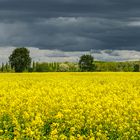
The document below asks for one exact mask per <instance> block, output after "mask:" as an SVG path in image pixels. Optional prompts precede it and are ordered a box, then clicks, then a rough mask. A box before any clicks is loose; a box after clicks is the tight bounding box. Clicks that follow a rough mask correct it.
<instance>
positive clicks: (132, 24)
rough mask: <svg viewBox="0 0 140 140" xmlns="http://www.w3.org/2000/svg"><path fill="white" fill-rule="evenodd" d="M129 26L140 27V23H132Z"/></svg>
mask: <svg viewBox="0 0 140 140" xmlns="http://www.w3.org/2000/svg"><path fill="white" fill-rule="evenodd" d="M128 25H129V26H140V21H132V22H129V23H128Z"/></svg>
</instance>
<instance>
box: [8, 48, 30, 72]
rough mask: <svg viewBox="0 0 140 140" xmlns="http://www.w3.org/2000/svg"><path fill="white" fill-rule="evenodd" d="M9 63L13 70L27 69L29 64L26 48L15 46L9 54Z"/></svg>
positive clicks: (21, 70)
mask: <svg viewBox="0 0 140 140" xmlns="http://www.w3.org/2000/svg"><path fill="white" fill-rule="evenodd" d="M9 63H10V65H11V67H12V68H13V69H15V72H23V71H25V70H28V69H29V68H30V65H31V57H30V52H29V50H28V49H27V48H24V47H22V48H16V49H15V50H14V51H13V52H12V54H11V55H10V56H9Z"/></svg>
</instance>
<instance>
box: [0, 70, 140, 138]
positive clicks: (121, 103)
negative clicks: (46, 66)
mask: <svg viewBox="0 0 140 140" xmlns="http://www.w3.org/2000/svg"><path fill="white" fill-rule="evenodd" d="M3 139H4V140H10V139H14V140H95V139H96V140H108V139H109V140H127V139H128V140H129V139H132V140H133V139H135V140H139V139H140V74H139V73H34V74H28V73H27V74H26V73H24V74H0V140H3Z"/></svg>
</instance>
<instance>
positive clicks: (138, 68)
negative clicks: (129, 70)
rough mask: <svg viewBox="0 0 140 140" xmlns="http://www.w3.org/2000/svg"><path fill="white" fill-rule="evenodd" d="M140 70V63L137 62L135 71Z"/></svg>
mask: <svg viewBox="0 0 140 140" xmlns="http://www.w3.org/2000/svg"><path fill="white" fill-rule="evenodd" d="M139 70H140V66H139V64H135V65H134V72H139Z"/></svg>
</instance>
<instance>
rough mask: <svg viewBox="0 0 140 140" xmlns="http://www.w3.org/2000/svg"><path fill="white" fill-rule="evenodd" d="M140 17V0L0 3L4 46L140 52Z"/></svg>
mask: <svg viewBox="0 0 140 140" xmlns="http://www.w3.org/2000/svg"><path fill="white" fill-rule="evenodd" d="M139 15H140V1H139V0H114V1H113V0H98V1H93V0H86V1H85V0H22V1H19V0H0V46H8V45H12V46H30V47H31V46H33V47H38V48H40V49H52V50H53V49H58V50H63V51H88V50H91V49H93V50H98V49H99V50H103V49H104V50H105V49H112V50H138V51H140V39H139V36H140V24H139V21H140V16H139ZM133 23H135V24H133Z"/></svg>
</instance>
